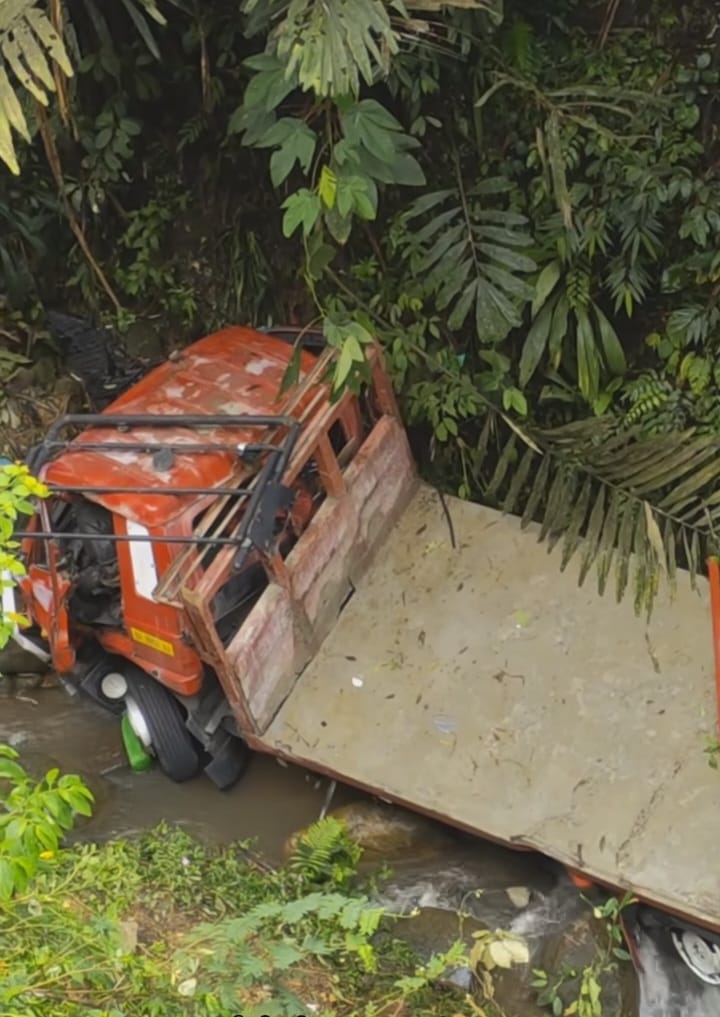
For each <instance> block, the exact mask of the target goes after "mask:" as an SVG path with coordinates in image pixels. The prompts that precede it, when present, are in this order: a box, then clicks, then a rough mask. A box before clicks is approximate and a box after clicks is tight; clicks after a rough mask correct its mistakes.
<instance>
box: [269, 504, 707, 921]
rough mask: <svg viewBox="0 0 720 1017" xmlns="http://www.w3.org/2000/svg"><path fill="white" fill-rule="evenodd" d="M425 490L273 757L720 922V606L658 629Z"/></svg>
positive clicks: (301, 694) (689, 603) (691, 601)
mask: <svg viewBox="0 0 720 1017" xmlns="http://www.w3.org/2000/svg"><path fill="white" fill-rule="evenodd" d="M448 507H449V512H450V516H451V519H452V523H453V527H454V531H455V539H456V544H457V546H456V548H455V549H453V547H452V543H451V534H450V530H449V527H448V522H447V519H446V517H445V514H444V512H443V510H442V505H441V503H440V500H439V497H438V496H437V494H436V493H435V492H433V491H431V490H430V489H428V488H426V487H423V486H421V487H420V488H419V489H418V491H417V493H416V494H415V495H414V496H413V498H412V500H411V502H410V504H409V506H408V508H407V509H406V510H405V511H404V512H403V513H402V515H401V516H400V519H399V521H398V522H397V523H396V524H395V526H394V527H393V529H392V531H391V534H390V537H389V538H388V539H386V540H385V542H384V544H383V546H382V547H381V549H380V550H379V552H378V553H377V554H376V556H375V559H374V562H373V564H372V565H371V566H370V568H369V570H368V571H367V573H366V574H365V575H364V577H363V578H362V579H361V580H360V581H359V583H358V584H357V589H356V591H355V593H354V596H353V597H352V598H351V600H350V601H349V602H348V604H347V605H346V607H345V609H344V610H343V612H342V614H341V615H340V617H339V619H338V620H337V622H336V624H335V626H334V628H333V629H332V631H331V632H330V634H329V635H328V637H327V638H326V639H325V640H324V642H323V644H322V646H321V648H320V651H319V652H318V653H317V654H316V656H315V657H314V659H313V660H312V661H311V663H310V664H309V665H308V666H307V667H306V668H305V670H304V672H303V673H302V675H301V676H300V677H299V679H298V680H297V681H296V683H295V685H294V687H293V689H292V691H291V692H290V694H289V695H288V696H287V698H286V699H285V701H284V703H283V704H282V706H281V707H280V709H279V710H278V711H277V712H276V713H275V716H274V718H273V720H272V722H271V723H270V725H269V726H268V728H267V729H266V730H265V732H264V735H263V736H262V742H263V743H264V744H263V747H264V748H265V749H266V751H270V752H273V753H275V754H277V755H280V756H283V757H285V758H288V759H293V760H295V761H297V762H301V763H304V764H305V765H307V766H308V767H310V768H312V769H315V770H321V771H325V772H328V773H332V774H335V775H337V776H338V777H339V778H340V779H342V780H344V781H347V782H348V783H351V784H354V785H356V786H362V787H366V788H371V789H373V790H374V791H375V792H376V793H377V794H380V795H384V796H386V797H388V798H391V799H393V800H395V801H398V802H402V803H405V804H408V805H409V806H411V807H412V808H415V809H417V810H421V811H424V812H426V813H429V814H431V815H435V816H437V817H441V818H442V819H444V820H445V821H447V822H449V823H452V824H455V825H457V826H459V827H462V828H465V829H468V830H471V831H473V832H475V833H477V834H479V835H481V836H485V837H489V838H492V839H495V840H498V841H501V842H504V843H507V844H511V845H515V846H516V847H524V848H530V849H536V850H538V851H540V852H543V853H544V854H546V855H548V856H550V857H553V858H555V859H557V860H558V861H560V862H562V863H564V864H566V865H568V866H571V867H573V868H577V869H580V870H582V871H583V873H585V874H587V875H588V876H589V877H591V878H594V879H596V880H597V881H598V882H601V883H605V884H608V885H610V886H614V887H622V888H627V889H631V890H633V891H634V892H636V893H637V894H638V895H639V896H640V897H641V898H643V899H644V900H646V901H647V902H648V903H651V904H654V905H656V906H657V907H659V908H661V909H663V910H666V911H670V912H675V913H677V914H680V915H684V916H686V917H687V918H689V919H690V920H692V921H696V922H698V923H700V924H703V925H706V926H709V927H711V928H715V929H717V928H718V927H719V926H720V869H719V868H718V866H717V861H716V858H717V856H716V855H715V851H716V850H717V845H718V843H719V842H720V775H719V774H718V773H717V772H715V771H714V770H713V769H711V768H710V767H709V765H708V756H707V755H706V754H705V752H704V749H705V747H706V738H707V736H708V735H709V734H711V733H713V731H714V718H715V699H714V680H713V648H712V639H711V628H710V613H709V599H708V595H707V584H706V582H705V580H699V581H698V583H699V592H693V591H692V590H691V588H690V583H689V580H688V577H687V576H686V575H684V574H681V575H680V576H679V577H678V589H677V593H676V596H675V598H674V600H673V601H672V602H671V601H670V598H669V596H665V595H661V596H660V597H659V598H658V602H657V604H656V606H655V609H654V612H653V615H652V618H651V620H650V623H649V624H646V622H645V620H644V619H643V618H638V617H636V616H635V614H634V612H633V607H632V603H631V598H627V599H626V600H625V601H623V603H621V604H619V605H618V604H617V603H616V602H615V600H614V597H613V595H612V593H608V594H606V595H605V596H604V597H600V596H599V595H598V593H597V592H596V588H595V582H594V578H593V577H590V578H589V579H588V581H587V583H586V585H585V586H584V587H583V588H578V585H577V565H575V564H571V565H570V567H569V568H568V570H567V571H566V572H565V573H562V572H561V571H560V567H559V562H560V551H559V549H556V551H555V552H554V553H552V554H550V555H549V554H548V553H547V549H546V546H545V545H544V544H539V543H538V542H537V540H535V539H533V531H532V528H530V529H529V530H526V531H522V530H521V528H520V524H519V521H518V520H517V519H515V518H514V517H509V516H502V515H501V514H499V513H497V512H494V511H492V510H489V509H487V508H483V507H481V506H478V505H475V504H470V503H467V502H461V501H457V500H454V499H448Z"/></svg>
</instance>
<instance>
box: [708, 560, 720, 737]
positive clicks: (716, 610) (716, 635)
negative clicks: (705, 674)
mask: <svg viewBox="0 0 720 1017" xmlns="http://www.w3.org/2000/svg"><path fill="white" fill-rule="evenodd" d="M708 579H709V580H710V614H711V617H712V632H713V650H714V654H715V701H716V708H717V731H718V735H720V559H718V558H715V557H713V558H709V559H708Z"/></svg>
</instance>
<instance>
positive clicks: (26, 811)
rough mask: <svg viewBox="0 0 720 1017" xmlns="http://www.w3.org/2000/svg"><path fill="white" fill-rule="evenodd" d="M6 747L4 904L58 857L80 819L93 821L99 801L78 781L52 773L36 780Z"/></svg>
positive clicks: (1, 767) (0, 805)
mask: <svg viewBox="0 0 720 1017" xmlns="http://www.w3.org/2000/svg"><path fill="white" fill-rule="evenodd" d="M18 758H19V756H18V753H17V752H16V751H15V750H14V749H11V748H10V746H9V745H0V901H7V900H8V899H9V898H10V897H12V895H13V894H15V893H22V892H23V891H24V890H26V889H27V887H28V884H29V883H30V882H31V880H32V879H33V878H34V877H35V876H36V875H37V874H38V873H39V872H40V871H41V869H42V868H43V867H44V866H45V865H47V864H48V863H51V862H52V860H53V859H54V858H55V856H56V855H57V852H58V849H59V847H60V841H61V838H62V837H63V835H64V834H65V833H67V832H68V831H69V830H71V829H72V827H73V825H74V823H75V819H76V817H77V816H89V815H90V814H91V804H92V801H93V796H92V793H91V791H90V789H89V788H88V787H86V786H85V784H84V783H83V781H82V780H81V779H80V778H79V777H76V776H73V775H70V774H65V775H64V776H62V777H61V776H60V772H59V770H56V769H54V770H50V771H49V772H48V773H47V774H46V775H45V777H44V778H43V779H42V780H41V781H38V782H36V781H34V780H33V779H32V778H31V777H30V776H29V775H28V774H27V773H26V771H25V770H24V769H23V767H22V766H21V765H20V764H19V763H18V762H17V760H18Z"/></svg>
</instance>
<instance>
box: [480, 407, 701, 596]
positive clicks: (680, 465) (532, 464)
mask: <svg viewBox="0 0 720 1017" xmlns="http://www.w3.org/2000/svg"><path fill="white" fill-rule="evenodd" d="M498 437H499V435H498ZM490 439H491V422H490V419H488V421H486V424H485V427H484V429H483V433H482V435H481V440H480V448H481V451H482V454H483V456H485V457H488V452H489V449H490V447H491V446H490ZM488 459H489V457H488ZM486 462H487V467H488V468H487V472H486V473H485V476H484V481H483V492H484V496H485V498H487V499H488V500H490V501H491V502H492V503H494V504H497V505H498V506H500V507H502V509H503V510H504V511H506V512H518V513H519V514H520V515H521V516H522V523H523V526H527V525H529V524H530V522H531V521H533V520H535V519H539V521H540V530H539V539H541V540H547V541H548V547H549V549H552V548H553V547H554V546H555V545H556V544H558V543H559V542H560V541H562V553H561V559H560V563H561V568H562V569H565V568H566V567H567V566H568V564H569V563H570V561H571V560H572V559H573V558H574V557H575V555H576V554H578V553H579V554H580V566H579V582H580V583H581V584H582V583H583V582H584V580H585V578H586V577H587V575H588V573H589V571H590V569H591V568H592V566H593V565H595V566H596V568H597V578H598V589H599V591H600V593H604V591H605V589H606V586H607V583H608V580H609V577H610V573H611V570H612V568H613V565H614V568H615V592H616V596H617V599H618V600H620V599H621V598H622V597H623V596H624V594H625V592H626V590H627V588H628V584H629V581H630V576H631V571H632V573H633V577H632V578H633V582H632V589H633V592H634V597H635V608H636V610H637V611H640V610H642V609H643V608H645V609H646V610H648V611H649V610H650V608H651V606H652V603H653V601H654V597H655V594H656V592H657V589H658V585H659V581H660V578H661V576H662V575H663V574H665V575H666V576H667V579H668V581H669V582H670V584H671V585H673V584H674V583H675V579H676V573H677V568H678V563H679V562H682V564H683V565H684V566H685V567H686V568H687V569H688V570H689V572H690V581H691V582H692V583H693V584H694V582H695V578H696V576H697V575H698V573H699V572H701V571H702V570H703V568H704V564H705V562H706V560H707V558H708V557H709V556H710V555H711V554H713V553H716V549H717V527H718V518H719V514H720V508H718V506H719V505H720V496H718V494H717V483H718V476H719V470H720V467H718V463H717V439H716V437H715V436H714V435H711V434H697V433H695V432H694V431H692V430H691V431H685V432H677V433H673V434H662V435H658V436H655V437H643V436H642V435H638V433H637V432H633V431H628V430H625V429H624V428H622V427H620V426H618V424H617V422H615V421H613V420H612V419H611V418H601V419H599V420H586V421H576V422H574V423H571V424H567V425H564V426H562V427H558V428H555V429H553V430H547V429H546V430H534V431H532V442H531V443H529V444H528V443H526V442H524V441H523V437H522V436H520V437H519V436H518V433H516V432H515V431H511V432H509V434H506V435H505V436H504V437H502V438H501V439H500V443H499V446H498V452H497V455H496V456H494V457H493V458H492V459H489V461H487V460H486Z"/></svg>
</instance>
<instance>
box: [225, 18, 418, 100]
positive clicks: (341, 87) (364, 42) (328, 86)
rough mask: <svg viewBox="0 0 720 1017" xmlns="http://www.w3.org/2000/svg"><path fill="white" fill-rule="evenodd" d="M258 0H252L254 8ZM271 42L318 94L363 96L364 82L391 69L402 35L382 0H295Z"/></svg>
mask: <svg viewBox="0 0 720 1017" xmlns="http://www.w3.org/2000/svg"><path fill="white" fill-rule="evenodd" d="M257 6H258V2H257V0H246V2H245V4H244V10H245V11H246V13H252V12H253V9H254V8H256V7H257ZM270 45H271V47H272V48H274V50H275V52H276V53H277V55H278V57H279V58H280V60H281V61H282V62H283V63H284V64H285V68H286V75H287V77H288V79H289V78H292V77H295V76H296V77H297V79H298V81H299V84H300V87H301V88H302V89H303V90H304V91H313V92H314V93H315V94H316V95H317V96H319V97H321V96H347V95H355V96H357V94H358V92H359V90H360V82H361V81H364V82H365V83H366V84H368V85H371V84H372V83H373V82H374V80H375V79H376V77H378V76H384V75H386V74H387V73H388V71H389V69H390V60H391V58H392V56H393V55H394V54H395V53H397V51H398V41H397V37H396V34H395V32H394V30H393V28H392V25H391V22H390V14H389V11H388V8H387V6H386V4H385V3H383V2H382V0H322V2H320V0H290V3H289V4H288V5H287V11H286V13H285V17H284V18H282V20H280V21H279V22H278V23H277V24H276V26H275V29H274V32H273V33H272V36H271V40H270Z"/></svg>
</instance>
